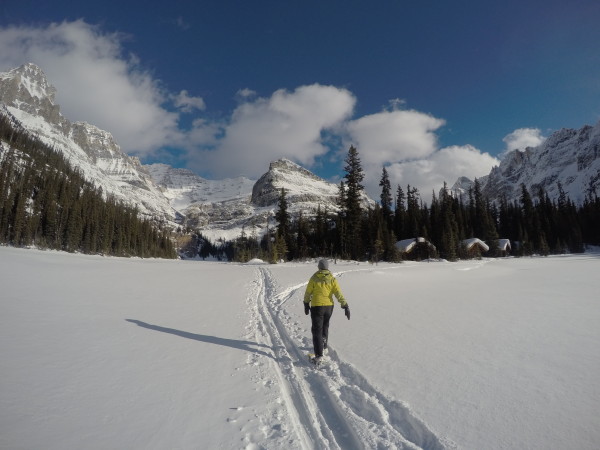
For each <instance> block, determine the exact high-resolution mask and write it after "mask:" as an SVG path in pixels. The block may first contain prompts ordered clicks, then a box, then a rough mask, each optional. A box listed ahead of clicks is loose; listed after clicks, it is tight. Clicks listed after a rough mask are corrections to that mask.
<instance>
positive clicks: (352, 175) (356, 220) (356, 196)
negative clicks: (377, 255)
mask: <svg viewBox="0 0 600 450" xmlns="http://www.w3.org/2000/svg"><path fill="white" fill-rule="evenodd" d="M345 162H346V166H345V167H344V170H345V171H346V175H345V176H344V178H345V179H346V205H345V206H346V208H345V210H346V223H347V231H346V235H347V240H348V243H349V246H348V248H349V253H350V257H351V258H352V259H359V258H361V257H362V256H363V250H362V248H363V246H362V242H361V222H362V208H361V205H360V203H361V194H362V191H363V189H364V186H363V185H362V182H363V179H364V177H365V175H364V172H363V169H362V166H361V162H360V157H359V156H358V150H357V149H356V148H355V147H354V146H350V149H349V150H348V156H347V157H346V160H345Z"/></svg>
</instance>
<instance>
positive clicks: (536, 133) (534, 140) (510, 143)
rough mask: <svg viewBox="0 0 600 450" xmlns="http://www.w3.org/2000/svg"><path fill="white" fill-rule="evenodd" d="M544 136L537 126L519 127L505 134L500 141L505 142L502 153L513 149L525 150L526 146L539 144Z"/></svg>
mask: <svg viewBox="0 0 600 450" xmlns="http://www.w3.org/2000/svg"><path fill="white" fill-rule="evenodd" d="M545 140H546V138H545V137H544V136H542V132H541V131H540V130H539V129H538V128H519V129H517V130H515V131H513V132H512V133H510V134H508V135H506V136H505V137H504V138H503V139H502V141H504V143H505V144H506V150H505V151H504V153H505V154H506V153H508V152H511V151H513V150H517V149H519V150H525V148H527V147H537V146H538V145H541V144H542V143H543V142H544V141H545Z"/></svg>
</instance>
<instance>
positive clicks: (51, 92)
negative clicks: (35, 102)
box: [0, 63, 56, 103]
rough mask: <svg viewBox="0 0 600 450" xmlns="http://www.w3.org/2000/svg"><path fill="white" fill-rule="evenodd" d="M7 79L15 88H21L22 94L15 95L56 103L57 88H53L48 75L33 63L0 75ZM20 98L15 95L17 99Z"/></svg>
mask: <svg viewBox="0 0 600 450" xmlns="http://www.w3.org/2000/svg"><path fill="white" fill-rule="evenodd" d="M0 77H2V78H5V79H12V80H14V81H13V86H16V87H18V88H21V91H20V92H15V94H17V93H18V94H20V95H21V96H22V95H28V96H29V97H34V98H37V99H40V100H42V99H48V100H49V101H50V102H52V103H54V97H55V95H56V88H55V87H54V86H52V85H51V84H50V83H49V82H48V79H47V78H46V74H45V73H44V72H43V71H42V69H40V68H39V67H38V66H36V65H35V64H33V63H27V64H23V65H22V66H20V67H17V68H16V69H12V70H10V71H9V72H7V73H5V74H2V75H0ZM17 97H18V96H17V95H15V98H17Z"/></svg>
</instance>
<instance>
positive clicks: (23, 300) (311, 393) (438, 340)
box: [0, 247, 600, 449]
mask: <svg viewBox="0 0 600 450" xmlns="http://www.w3.org/2000/svg"><path fill="white" fill-rule="evenodd" d="M315 266H316V264H315V263H314V262H311V263H289V264H279V265H274V266H273V265H238V264H226V263H215V262H193V261H161V260H141V259H120V258H104V257H98V256H83V255H70V254H64V253H58V252H41V251H37V250H22V249H12V248H6V247H0V374H1V377H0V404H1V405H2V407H1V408H0V448H10V449H31V448H45V449H64V448H86V449H106V448H131V449H138V448H139V449H142V448H143V449H164V448H181V449H197V448H215V449H230V448H241V449H279V448H287V449H312V448H319V449H320V448H323V449H325V448H327V449H329V448H332V449H336V448H338V449H353V448H376V449H389V448H406V449H414V448H425V449H443V448H455V447H457V448H465V449H481V448H486V449H512V448H528V449H537V448H540V449H541V448H578V449H595V448H597V447H598V443H599V442H600V431H599V430H600V413H599V411H600V409H599V408H598V406H597V405H598V404H600V382H599V381H598V376H597V375H598V373H600V352H598V349H599V348H600V327H598V323H600V304H599V302H600V300H599V299H598V296H597V290H598V287H599V286H600V285H599V282H598V280H597V273H598V269H600V258H599V257H598V255H594V254H586V255H578V256H564V257H551V258H521V259H512V258H511V259H503V260H482V261H463V262H458V263H444V262H435V263H434V262H432V263H410V262H406V263H403V264H400V265H390V264H382V265H379V266H373V265H369V264H357V263H347V262H344V263H342V262H340V263H338V264H335V263H334V262H333V261H332V262H331V265H330V268H331V270H332V271H333V272H334V273H335V274H336V275H337V276H338V278H339V280H340V285H341V288H342V291H343V292H344V294H345V296H346V299H347V300H348V302H349V304H350V308H351V310H352V320H350V321H347V320H346V318H345V317H344V316H343V314H342V312H341V310H340V309H339V307H336V310H335V312H334V316H333V318H332V324H331V329H330V348H331V351H330V355H329V361H328V363H327V364H326V365H325V366H324V367H322V368H320V369H314V368H313V367H312V366H311V365H310V364H309V363H308V362H307V359H306V353H307V352H308V351H310V350H311V347H312V341H311V336H310V319H309V317H307V316H305V315H304V311H303V307H302V304H301V301H302V298H303V294H304V287H305V286H306V282H307V281H308V278H309V277H310V275H311V274H312V273H313V272H314V271H315V270H316V267H315Z"/></svg>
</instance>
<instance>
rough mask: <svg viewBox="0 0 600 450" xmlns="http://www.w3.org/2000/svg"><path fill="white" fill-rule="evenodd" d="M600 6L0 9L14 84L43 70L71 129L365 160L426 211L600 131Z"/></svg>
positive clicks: (184, 4) (41, 5) (221, 151)
mask: <svg viewBox="0 0 600 450" xmlns="http://www.w3.org/2000/svg"><path fill="white" fill-rule="evenodd" d="M598 23H600V2H598V1H597V0H570V1H556V0H546V1H533V0H521V1H513V0H508V1H503V2H485V1H461V0H457V1H435V2H434V1H419V2H408V1H393V0H389V1H372V2H366V1H353V0H346V1H337V0H331V1H327V0H323V1H320V2H314V1H228V0H220V1H195V2H192V1H176V0H175V1H168V2H165V1H154V0H147V1H137V0H135V1H123V0H122V1H119V2H116V1H113V0H106V1H104V2H71V1H63V0H55V1H52V2H39V1H37V0H18V1H17V0H2V2H1V3H0V71H6V70H9V69H11V68H13V67H16V66H18V65H20V64H22V63H24V62H34V63H36V64H38V65H39V66H40V67H41V68H42V70H44V72H45V73H46V75H47V76H48V78H49V81H50V82H51V83H52V84H53V85H54V86H56V88H57V90H58V93H57V98H56V101H57V103H58V104H60V106H61V111H62V113H63V114H64V115H65V116H66V117H67V118H69V119H70V120H73V121H75V120H82V121H88V122H90V123H93V124H95V125H98V126H99V127H101V128H103V129H106V130H108V131H110V132H111V133H113V135H114V136H115V138H116V139H117V142H119V144H120V145H121V147H122V148H123V150H125V151H127V152H128V153H130V154H135V155H138V156H140V157H141V158H142V161H143V162H165V163H169V164H171V165H174V166H178V167H188V168H190V169H192V170H194V171H195V172H196V173H198V174H200V175H202V176H205V177H207V178H222V177H232V176H238V175H244V176H247V177H250V178H257V177H258V176H260V175H261V174H262V173H264V172H265V171H266V170H267V168H268V163H269V161H270V160H273V159H276V158H279V157H287V158H289V159H292V160H294V161H296V162H298V163H300V164H302V165H304V166H305V167H307V168H309V169H311V170H313V171H314V172H315V173H317V174H319V175H321V176H323V177H325V178H328V179H331V180H333V181H335V180H336V179H338V178H339V177H340V176H342V175H343V158H344V156H345V154H346V152H347V149H348V146H349V145H350V144H353V145H355V146H357V148H358V150H359V154H360V156H361V159H362V161H363V165H364V167H365V171H366V175H367V177H366V180H365V184H366V185H367V189H368V192H369V193H370V194H371V195H372V196H374V197H377V196H378V192H379V188H378V182H379V178H380V175H381V167H382V166H384V165H385V166H386V167H387V168H388V172H389V173H390V176H391V178H392V183H393V184H394V185H396V184H400V185H402V186H403V187H405V186H406V185H407V184H410V185H411V186H417V187H418V188H419V189H420V191H421V193H422V194H423V196H424V198H425V199H426V200H427V199H429V198H430V192H431V191H432V189H435V190H436V191H437V189H439V187H441V183H442V182H443V181H447V182H448V183H449V184H452V183H453V182H454V181H455V180H456V178H457V177H458V176H461V175H465V176H468V177H470V178H474V177H478V176H482V175H484V174H487V173H489V170H490V169H491V167H492V166H493V165H496V164H498V161H499V159H500V158H501V157H502V154H503V152H505V151H506V150H510V149H513V148H524V146H526V145H536V144H539V143H541V142H543V140H544V138H545V137H546V136H548V135H549V134H550V133H551V132H552V131H554V130H557V129H560V128H563V127H570V128H580V127H581V126H583V125H585V124H594V123H596V122H597V121H598V120H600V27H599V26H598Z"/></svg>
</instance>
